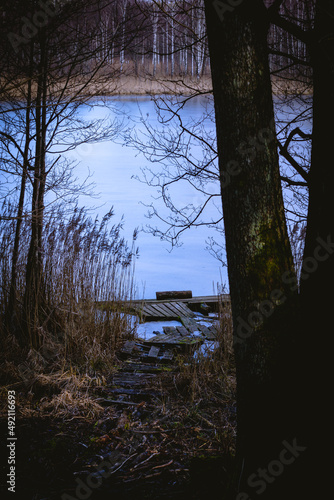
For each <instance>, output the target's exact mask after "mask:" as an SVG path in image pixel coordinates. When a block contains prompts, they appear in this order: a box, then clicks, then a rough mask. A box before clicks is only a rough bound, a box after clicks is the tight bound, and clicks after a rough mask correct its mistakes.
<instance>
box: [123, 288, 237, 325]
mask: <svg viewBox="0 0 334 500" xmlns="http://www.w3.org/2000/svg"><path fill="white" fill-rule="evenodd" d="M156 296H157V298H156V299H143V300H133V301H131V302H130V303H129V306H130V309H131V310H132V312H133V313H134V314H137V315H138V316H139V318H140V321H141V322H143V323H144V322H146V321H162V320H166V319H168V320H178V319H179V318H193V317H194V316H195V312H200V313H202V314H204V315H207V314H209V313H210V312H217V311H218V310H219V307H220V305H222V306H224V305H226V304H229V303H230V296H229V295H227V294H222V295H207V296H201V297H193V296H192V292H191V291H185V292H184V291H182V292H156Z"/></svg>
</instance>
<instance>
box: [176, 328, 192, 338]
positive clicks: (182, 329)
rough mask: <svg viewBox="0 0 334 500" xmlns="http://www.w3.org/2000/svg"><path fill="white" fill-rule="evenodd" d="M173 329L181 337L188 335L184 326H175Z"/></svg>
mask: <svg viewBox="0 0 334 500" xmlns="http://www.w3.org/2000/svg"><path fill="white" fill-rule="evenodd" d="M175 328H176V329H177V331H178V332H179V334H180V335H181V336H184V335H188V333H189V332H188V330H187V329H186V327H185V326H176V327H175Z"/></svg>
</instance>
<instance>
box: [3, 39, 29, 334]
mask: <svg viewBox="0 0 334 500" xmlns="http://www.w3.org/2000/svg"><path fill="white" fill-rule="evenodd" d="M33 54H34V41H33V40H32V41H31V42H30V55H29V78H28V83H27V105H26V106H27V107H26V117H25V145H24V152H23V158H22V177H21V188H20V197H19V204H18V208H17V221H16V229H15V238H14V246H13V255H12V269H11V282H10V292H9V301H8V312H7V320H6V321H7V328H8V330H9V331H11V330H12V327H14V329H16V327H17V324H16V322H17V318H16V293H17V264H18V258H19V247H20V237H21V227H22V221H23V209H24V199H25V192H26V183H27V175H28V167H29V149H30V141H31V138H30V133H31V131H30V113H31V97H32V96H31V83H32V82H31V77H32V69H33V64H34V61H33Z"/></svg>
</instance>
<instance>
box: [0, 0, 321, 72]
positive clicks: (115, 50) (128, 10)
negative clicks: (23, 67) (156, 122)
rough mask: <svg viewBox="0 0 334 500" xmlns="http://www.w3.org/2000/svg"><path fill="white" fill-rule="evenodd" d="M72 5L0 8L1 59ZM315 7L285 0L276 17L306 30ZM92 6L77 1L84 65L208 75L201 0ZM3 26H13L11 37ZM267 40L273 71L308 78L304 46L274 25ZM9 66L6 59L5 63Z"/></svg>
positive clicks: (38, 1)
mask: <svg viewBox="0 0 334 500" xmlns="http://www.w3.org/2000/svg"><path fill="white" fill-rule="evenodd" d="M75 2H76V0H55V1H53V0H52V1H51V0H31V1H30V2H22V1H20V0H16V1H14V2H11V8H10V11H8V10H6V8H5V7H0V15H1V17H2V22H3V23H4V25H6V27H7V29H6V30H2V32H1V34H0V42H1V48H0V50H2V51H3V52H4V57H6V54H8V52H11V51H13V49H14V52H15V54H16V57H20V53H21V54H22V53H24V41H25V40H27V39H28V38H29V37H34V36H37V32H38V30H39V28H44V27H45V26H47V23H49V22H50V23H51V22H52V17H53V14H52V13H53V12H55V10H54V9H56V6H57V3H58V4H62V5H63V4H64V3H67V4H71V5H72V4H74V3H75ZM314 3H315V2H314V0H305V1H303V2H300V1H297V0H284V1H283V2H282V5H281V6H280V14H281V15H283V17H284V18H285V19H286V21H287V22H289V21H293V22H296V21H297V22H298V25H299V27H300V28H301V29H306V28H308V27H309V26H310V23H311V19H313V10H314ZM5 4H7V5H8V2H5ZM265 4H266V6H267V7H269V6H270V5H272V4H273V0H265ZM29 5H30V7H29ZM94 5H95V6H94V8H92V6H91V4H90V2H81V6H80V24H81V26H80V33H79V32H78V38H80V39H81V40H82V35H83V33H85V34H86V36H87V44H88V45H89V50H88V53H89V54H90V57H89V59H87V60H85V62H84V63H85V64H94V63H95V62H98V63H99V64H100V62H101V60H103V61H105V64H106V66H107V67H108V66H113V67H115V68H118V69H119V70H120V71H121V72H130V71H131V72H132V73H134V74H135V75H143V74H150V75H153V76H163V77H168V76H169V77H178V76H181V77H182V76H190V77H197V78H200V77H201V76H202V75H207V74H210V61H209V56H208V46H207V38H206V28H205V16H204V6H203V0H176V1H169V0H160V1H155V0H117V1H116V0H100V1H98V2H94ZM222 5H226V13H225V12H224V15H226V16H228V14H229V9H232V7H231V6H230V5H229V3H228V0H226V2H225V3H224V2H217V15H219V14H218V13H219V7H220V8H221V7H222ZM233 8H237V7H233ZM220 12H221V11H220ZM97 21H98V22H97ZM8 22H9V23H10V24H11V25H12V29H11V31H10V34H8ZM97 26H98V28H96V27H97ZM68 29H71V27H70V23H69V25H68ZM76 29H77V27H76ZM71 37H72V39H73V34H71ZM268 37H269V47H270V51H271V55H270V61H271V68H272V71H274V72H277V71H280V72H281V73H282V74H284V76H289V75H290V76H301V75H304V76H307V71H306V70H305V63H306V62H307V60H308V57H309V55H308V54H307V49H306V46H305V44H304V43H302V42H300V41H299V40H298V38H297V37H296V36H294V35H293V34H291V33H289V32H287V31H286V30H285V29H283V28H282V27H278V26H275V25H272V26H271V27H270V29H269V34H268ZM1 38H2V40H1ZM58 47H59V46H58ZM58 50H59V48H58ZM217 50H218V48H217ZM286 54H289V57H287V55H286ZM59 58H60V59H61V58H62V54H61V51H60V52H59ZM14 61H15V58H14V59H13V58H12V57H11V58H10V59H9V64H13V63H14ZM82 63H83V61H80V64H82Z"/></svg>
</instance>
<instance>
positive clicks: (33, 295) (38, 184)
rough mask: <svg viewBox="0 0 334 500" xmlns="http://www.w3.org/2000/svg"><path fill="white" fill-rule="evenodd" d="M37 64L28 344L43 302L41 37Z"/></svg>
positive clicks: (35, 339)
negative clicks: (38, 62) (38, 63)
mask: <svg viewBox="0 0 334 500" xmlns="http://www.w3.org/2000/svg"><path fill="white" fill-rule="evenodd" d="M40 50H41V55H40V65H39V68H40V69H39V76H38V84H37V96H36V117H35V121H36V148H35V167H34V183H33V194H32V218H31V239H30V246H29V252H28V259H27V268H26V291H25V297H24V307H25V319H26V321H25V322H26V327H27V333H28V337H29V340H30V343H31V345H32V346H34V347H37V346H38V345H39V336H38V326H39V321H40V319H41V317H42V312H43V307H44V301H43V286H42V269H43V251H42V233H43V218H44V194H45V180H46V172H45V149H46V147H45V142H46V83H47V82H46V78H47V49H46V46H45V43H44V37H43V36H42V35H41V41H40Z"/></svg>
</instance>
